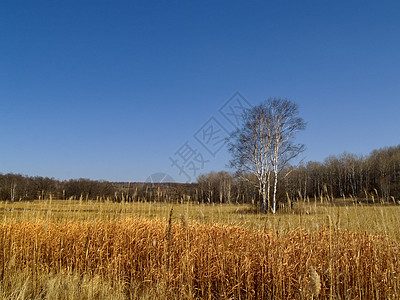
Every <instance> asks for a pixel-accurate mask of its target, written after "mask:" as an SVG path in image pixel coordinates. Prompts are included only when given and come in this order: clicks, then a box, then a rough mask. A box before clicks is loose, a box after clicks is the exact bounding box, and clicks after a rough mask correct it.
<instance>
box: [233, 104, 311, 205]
mask: <svg viewBox="0 0 400 300" xmlns="http://www.w3.org/2000/svg"><path fill="white" fill-rule="evenodd" d="M297 115H298V108H297V105H296V104H295V103H294V102H291V101H289V100H287V99H280V98H274V99H269V100H267V101H266V102H265V103H262V104H260V105H258V106H254V107H253V108H252V109H250V110H248V111H246V112H245V114H244V115H243V127H242V128H240V129H238V130H237V131H236V132H235V133H234V134H233V135H232V137H231V140H230V143H229V151H230V152H231V153H232V159H231V166H232V167H235V168H237V169H238V171H239V173H252V174H254V175H255V176H256V177H257V179H258V184H259V191H260V194H261V195H262V208H263V212H266V210H267V209H268V210H269V209H271V210H272V212H273V213H275V212H276V191H277V183H278V174H279V172H280V171H281V170H282V169H283V168H284V167H285V166H286V165H287V163H288V162H289V161H290V160H291V159H293V158H294V157H296V156H297V155H298V154H299V153H300V152H302V151H303V150H304V145H300V144H298V145H296V144H294V143H293V138H294V137H295V134H296V132H298V131H299V130H303V129H305V122H304V121H303V119H302V118H299V117H298V116H297ZM271 174H272V175H271ZM271 176H273V179H274V182H273V196H272V207H271V205H270V190H271Z"/></svg>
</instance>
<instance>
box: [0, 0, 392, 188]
mask: <svg viewBox="0 0 400 300" xmlns="http://www.w3.org/2000/svg"><path fill="white" fill-rule="evenodd" d="M235 92H240V94H241V95H243V96H244V97H245V98H246V99H247V100H248V102H250V103H251V104H258V103H260V102H261V101H263V100H265V99H267V98H268V97H270V96H277V97H287V98H290V99H291V100H293V101H295V102H297V103H298V104H299V107H300V115H301V116H302V117H303V118H304V119H305V121H306V122H307V123H308V127H307V129H306V131H304V132H303V133H301V134H300V135H299V136H298V140H299V142H302V143H304V144H306V147H307V150H306V152H305V153H304V155H303V157H304V158H305V160H306V161H308V160H313V161H323V160H324V158H326V157H327V156H328V155H331V154H335V155H337V154H340V153H342V152H344V151H348V152H351V153H355V154H368V153H369V152H370V151H371V150H373V149H376V148H380V147H384V146H390V145H397V144H399V143H400V133H399V132H400V117H399V116H400V2H399V1H327V0H323V1H322V0H315V1H308V0H305V1H295V0H293V1H240V2H238V1H179V2H178V1H140V2H138V1H111V0H109V1H94V0H93V1H83V0H80V1H72V0H69V1H40V0H35V1H28V0H27V1H18V0H13V1H2V2H1V4H0V138H1V142H0V172H1V173H8V172H13V173H21V174H26V175H30V176H34V175H40V176H48V177H54V178H56V179H69V178H79V177H85V178H92V179H106V180H111V181H143V180H145V179H146V178H147V177H148V176H150V175H151V174H153V173H157V172H165V173H168V174H170V176H172V177H173V178H174V179H175V180H176V181H185V180H186V178H185V176H184V173H182V172H181V174H179V173H180V171H179V169H178V168H177V167H176V166H171V164H172V161H173V160H176V161H178V159H181V162H180V163H179V162H177V163H176V164H177V165H178V164H181V165H182V163H183V160H185V159H186V161H185V163H186V165H184V167H185V168H186V169H185V170H186V171H187V172H188V173H190V172H191V174H190V176H191V178H192V180H194V179H195V176H197V175H198V173H199V172H209V171H210V170H216V171H218V170H222V169H226V167H225V166H226V164H227V162H228V160H229V154H228V153H227V151H226V149H225V147H222V148H221V149H218V147H217V148H216V150H218V151H216V152H217V153H214V154H215V156H212V155H211V154H210V152H208V151H206V150H205V149H204V147H203V145H202V144H201V143H200V142H199V140H201V139H202V138H205V136H204V135H202V131H201V129H204V128H214V129H215V131H217V125H218V126H219V125H222V126H223V127H224V128H225V129H226V130H227V131H229V130H231V129H232V124H230V123H229V122H228V121H227V119H225V118H224V117H223V115H222V114H221V111H220V109H221V107H222V106H223V105H224V104H225V103H226V101H228V100H229V99H230V98H231V96H232V95H234V94H235ZM211 117H214V119H211V121H210V122H211V123H210V122H208V121H209V120H210V118H211ZM207 122H208V123H207ZM213 122H214V123H213ZM210 124H211V125H213V126H214V127H207V126H209V125H210ZM204 126H205V127H204ZM199 130H200V131H199ZM221 132H223V131H220V133H221ZM196 133H197V135H196ZM196 137H197V139H196ZM208 141H210V140H208ZM186 143H187V144H186ZM215 144H216V145H217V146H218V145H220V144H217V143H215ZM186 146H190V148H184V147H186ZM184 150H186V152H184ZM191 150H196V152H195V153H193V152H191ZM214 150H215V149H214ZM214 150H212V151H211V152H212V153H213V151H214ZM189 154H190V155H189ZM199 155H200V156H199ZM189 156H191V157H189ZM171 159H172V160H171ZM193 159H196V160H195V161H193ZM190 162H194V163H197V166H198V168H200V167H201V168H200V169H199V170H196V173H197V174H196V175H193V174H194V171H195V170H194V169H193V168H191V167H190V165H189V164H190ZM200 165H201V166H200ZM192 166H193V165H192Z"/></svg>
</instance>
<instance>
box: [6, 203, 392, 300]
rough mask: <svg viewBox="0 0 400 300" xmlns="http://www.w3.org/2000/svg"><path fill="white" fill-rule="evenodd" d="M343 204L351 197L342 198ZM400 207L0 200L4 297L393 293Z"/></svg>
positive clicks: (262, 296)
mask: <svg viewBox="0 0 400 300" xmlns="http://www.w3.org/2000/svg"><path fill="white" fill-rule="evenodd" d="M347 204H348V203H347ZM399 216H400V206H383V205H376V206H372V205H371V206H365V205H364V206H362V205H358V206H355V205H347V206H346V205H335V206H332V205H321V204H320V203H303V202H301V203H296V204H295V205H294V208H293V210H292V211H287V212H281V213H278V214H276V215H271V214H269V215H263V214H257V213H256V212H255V211H254V209H253V208H252V207H251V206H247V205H234V204H231V205H217V204H216V205H211V204H209V205H203V204H193V203H186V204H176V205H173V206H172V205H171V204H166V203H137V202H136V203H111V202H110V203H108V202H95V201H87V202H86V201H69V200H64V201H60V200H52V201H50V200H48V201H33V202H14V203H0V218H1V219H2V222H1V224H0V261H1V263H0V281H1V282H0V295H1V298H2V299H400V277H399V276H400V274H399V273H400V261H399V257H400V228H399V226H398V224H399V221H400V220H399Z"/></svg>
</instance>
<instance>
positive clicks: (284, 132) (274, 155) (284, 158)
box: [267, 98, 306, 213]
mask: <svg viewBox="0 0 400 300" xmlns="http://www.w3.org/2000/svg"><path fill="white" fill-rule="evenodd" d="M267 106H268V108H269V111H270V113H269V115H270V122H269V123H270V127H271V129H270V132H271V139H272V143H271V151H270V152H269V153H270V160H271V165H272V170H273V173H274V190H273V198H272V212H273V213H275V212H276V202H277V201H276V191H277V184H278V174H279V172H280V171H281V170H282V169H283V168H284V167H285V166H286V164H287V163H288V162H289V161H290V160H292V159H293V158H295V157H296V156H298V155H299V154H300V153H301V152H303V151H304V149H305V147H304V145H303V144H294V143H293V139H294V137H295V135H296V133H297V132H298V131H300V130H304V129H305V128H306V123H305V122H304V120H303V119H302V118H300V117H298V113H299V112H298V107H297V104H296V103H294V102H292V101H289V100H287V99H281V98H274V99H269V100H268V102H267Z"/></svg>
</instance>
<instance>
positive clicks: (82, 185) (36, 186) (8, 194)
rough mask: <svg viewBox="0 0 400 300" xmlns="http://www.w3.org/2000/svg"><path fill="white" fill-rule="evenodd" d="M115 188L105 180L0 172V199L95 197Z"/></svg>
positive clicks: (107, 195) (103, 195)
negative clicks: (58, 178)
mask: <svg viewBox="0 0 400 300" xmlns="http://www.w3.org/2000/svg"><path fill="white" fill-rule="evenodd" d="M115 192H116V188H115V187H114V186H113V185H112V183H110V182H107V181H97V180H90V179H84V178H81V179H71V180H65V181H60V180H56V179H54V178H48V177H41V176H34V177H30V176H23V175H20V174H11V173H9V174H0V200H3V201H4V200H8V201H23V200H34V199H39V200H45V199H71V198H72V199H79V198H85V199H89V198H90V199H96V198H99V197H103V198H107V197H112V196H114V195H115Z"/></svg>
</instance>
